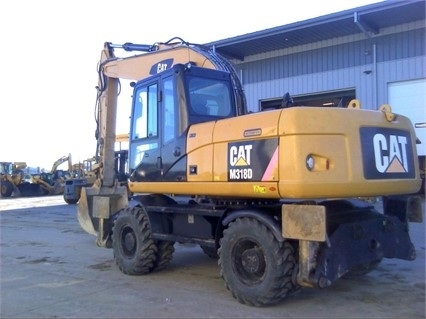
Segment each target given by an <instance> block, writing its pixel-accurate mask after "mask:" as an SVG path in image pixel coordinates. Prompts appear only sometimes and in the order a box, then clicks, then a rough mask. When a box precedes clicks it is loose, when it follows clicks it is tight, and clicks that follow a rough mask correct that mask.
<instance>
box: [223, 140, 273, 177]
mask: <svg viewBox="0 0 426 319" xmlns="http://www.w3.org/2000/svg"><path fill="white" fill-rule="evenodd" d="M275 161H278V139H276V138H274V139H265V140H254V141H244V142H238V143H229V144H228V180H230V181H262V180H263V181H265V180H270V179H272V178H273V176H272V175H273V174H272V173H271V171H272V170H273V169H272V167H275V165H274V162H275Z"/></svg>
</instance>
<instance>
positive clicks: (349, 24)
mask: <svg viewBox="0 0 426 319" xmlns="http://www.w3.org/2000/svg"><path fill="white" fill-rule="evenodd" d="M425 3H426V1H425V0H405V1H401V0H389V1H383V2H378V3H375V4H371V5H367V6H362V7H358V8H353V9H349V10H345V11H340V12H336V13H332V14H328V15H324V16H320V17H317V18H313V19H308V20H304V21H299V22H295V23H291V24H286V25H283V26H278V27H274V28H270V29H265V30H261V31H256V32H252V33H247V34H244V35H240V36H236V37H232V38H227V39H223V40H218V41H214V42H210V43H207V44H206V45H207V46H214V47H215V48H216V50H218V52H220V53H222V54H224V55H226V56H229V57H232V58H236V59H240V60H244V57H245V56H249V55H254V54H259V53H263V52H268V51H273V50H279V49H285V48H289V47H294V46H299V45H304V44H308V43H313V42H318V41H323V40H328V39H332V38H336V37H342V36H348V35H353V34H358V33H365V34H366V35H367V36H369V37H374V35H376V34H380V30H381V29H383V28H386V27H390V26H394V25H399V24H404V23H409V22H414V21H418V20H424V19H425V12H426V9H425Z"/></svg>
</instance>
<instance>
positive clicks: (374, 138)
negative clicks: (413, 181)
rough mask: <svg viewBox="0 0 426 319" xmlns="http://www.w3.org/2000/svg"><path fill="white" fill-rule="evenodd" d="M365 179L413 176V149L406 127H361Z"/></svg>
mask: <svg viewBox="0 0 426 319" xmlns="http://www.w3.org/2000/svg"><path fill="white" fill-rule="evenodd" d="M360 134H361V143H362V159H363V164H364V176H365V178H366V179H391V178H413V177H414V176H415V172H414V158H415V156H414V150H413V147H412V144H411V135H410V132H409V131H403V130H399V129H390V128H377V127H362V128H360Z"/></svg>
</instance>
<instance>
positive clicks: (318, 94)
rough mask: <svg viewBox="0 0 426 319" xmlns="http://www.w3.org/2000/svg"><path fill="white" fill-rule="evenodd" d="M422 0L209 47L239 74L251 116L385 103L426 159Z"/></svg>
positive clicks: (372, 106)
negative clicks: (286, 108)
mask: <svg viewBox="0 0 426 319" xmlns="http://www.w3.org/2000/svg"><path fill="white" fill-rule="evenodd" d="M425 3H426V2H425V1H424V0H421V1H418V0H412V1H384V2H380V3H376V4H372V5H368V6H362V7H358V8H354V9H351V10H345V11H342V12H337V13H333V14H329V15H325V16H321V17H318V18H313V19H309V20H305V21H300V22H296V23H292V24H287V25H283V26H278V27H275V28H271V29H266V30H262V31H257V32H253V33H249V34H244V35H241V36H236V37H233V38H227V39H223V40H219V41H215V42H211V43H208V45H210V46H214V47H215V48H216V50H217V51H218V52H220V53H221V54H223V55H225V56H226V57H227V58H229V59H230V60H231V61H232V63H233V64H234V66H235V68H236V69H237V71H238V72H239V74H240V79H241V81H242V83H243V85H244V90H245V92H246V97H247V105H248V108H249V110H251V111H255V112H256V111H259V110H263V109H265V108H270V107H279V106H280V105H281V102H282V98H283V96H284V94H285V93H286V92H288V93H290V95H291V96H292V98H293V100H294V105H295V106H297V105H302V104H303V105H323V106H326V107H346V106H347V105H348V103H349V101H351V100H352V99H354V98H356V99H358V100H359V101H360V103H361V108H365V109H378V108H379V107H380V105H382V104H389V105H390V106H391V107H392V110H393V111H395V112H397V113H401V114H404V115H407V116H408V117H410V119H411V120H412V121H413V124H415V127H416V133H417V135H418V137H419V139H420V140H423V141H424V142H423V143H422V144H420V145H418V152H419V155H425V154H426V114H425V113H426V111H425V110H426V45H425V29H426V23H425Z"/></svg>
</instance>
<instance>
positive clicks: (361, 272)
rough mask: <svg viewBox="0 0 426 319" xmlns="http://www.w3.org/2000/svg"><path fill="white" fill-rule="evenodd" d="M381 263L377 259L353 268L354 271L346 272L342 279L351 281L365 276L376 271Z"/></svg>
mask: <svg viewBox="0 0 426 319" xmlns="http://www.w3.org/2000/svg"><path fill="white" fill-rule="evenodd" d="M381 261H382V259H378V260H375V261H372V262H371V263H368V264H363V265H359V266H357V267H355V268H354V269H352V270H351V271H349V272H347V273H346V274H345V275H343V278H345V279H353V278H357V277H361V276H365V275H366V274H368V273H370V272H372V271H373V270H374V269H376V268H377V266H378V265H379V264H380V262H381Z"/></svg>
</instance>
